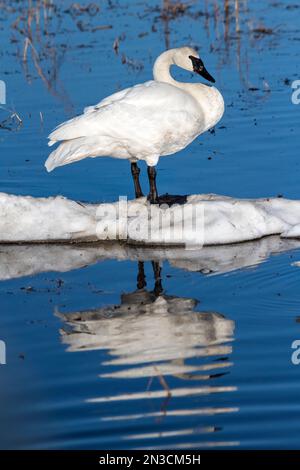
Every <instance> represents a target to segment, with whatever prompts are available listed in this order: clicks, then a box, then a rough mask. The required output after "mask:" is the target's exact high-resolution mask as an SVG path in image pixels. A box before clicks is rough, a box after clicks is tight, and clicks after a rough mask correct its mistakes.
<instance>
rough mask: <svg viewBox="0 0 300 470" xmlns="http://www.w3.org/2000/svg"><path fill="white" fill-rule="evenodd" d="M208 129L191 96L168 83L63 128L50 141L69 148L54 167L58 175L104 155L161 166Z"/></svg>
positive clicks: (133, 91)
mask: <svg viewBox="0 0 300 470" xmlns="http://www.w3.org/2000/svg"><path fill="white" fill-rule="evenodd" d="M204 125H205V120H204V118H203V114H202V113H201V108H200V107H199V105H198V104H197V102H196V101H195V100H194V98H193V97H192V96H191V95H190V94H188V93H186V92H184V91H182V90H181V89H179V88H177V87H175V86H172V85H169V84H167V83H162V82H156V81H150V82H146V83H144V84H143V85H137V86H135V87H132V88H130V89H129V90H128V91H127V92H126V93H125V94H123V96H122V97H121V98H120V99H115V100H113V101H112V102H111V103H110V104H107V105H103V106H100V107H99V108H97V109H95V110H94V111H91V112H88V113H85V114H83V115H81V116H78V117H76V118H74V119H71V120H70V121H68V122H66V123H64V124H62V125H61V126H59V127H58V128H57V129H56V130H55V131H54V132H53V133H52V134H51V135H50V139H51V141H64V143H63V144H61V146H60V147H59V148H58V149H57V150H56V151H55V152H53V154H51V156H50V157H49V159H48V160H49V162H48V165H49V167H50V166H51V169H52V168H54V167H55V166H59V165H63V164H66V163H71V162H72V161H75V160H80V159H82V158H85V157H88V156H90V157H95V156H101V155H103V156H104V155H105V156H115V157H117V158H129V159H133V158H136V159H143V160H146V161H147V163H148V164H152V165H155V164H156V163H157V160H158V157H159V156H160V155H168V154H171V153H174V152H177V151H178V150H180V149H181V148H184V147H185V146H186V145H187V144H188V143H189V142H191V141H192V140H193V139H194V138H195V137H196V136H197V135H199V134H200V133H201V128H202V127H203V128H204Z"/></svg>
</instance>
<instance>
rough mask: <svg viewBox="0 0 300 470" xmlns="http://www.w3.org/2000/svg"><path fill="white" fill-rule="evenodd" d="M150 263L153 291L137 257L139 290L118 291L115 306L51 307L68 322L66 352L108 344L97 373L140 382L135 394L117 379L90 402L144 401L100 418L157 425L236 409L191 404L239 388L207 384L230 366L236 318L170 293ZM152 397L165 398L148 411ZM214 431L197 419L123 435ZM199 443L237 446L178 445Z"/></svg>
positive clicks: (64, 331) (150, 436)
mask: <svg viewBox="0 0 300 470" xmlns="http://www.w3.org/2000/svg"><path fill="white" fill-rule="evenodd" d="M152 267H153V272H154V279H155V281H154V288H153V290H147V288H146V277H145V272H144V262H141V261H139V262H138V276H137V288H136V290H134V291H133V292H131V293H124V294H122V295H121V301H120V304H118V305H109V306H105V307H101V308H99V309H94V310H87V311H79V312H72V313H61V312H58V311H57V312H56V315H57V316H59V317H60V319H62V320H63V321H64V322H65V323H66V327H65V328H63V329H62V330H61V338H62V342H63V343H64V344H65V345H67V351H69V352H80V351H90V350H107V351H108V352H107V357H106V359H105V360H104V361H102V364H101V366H102V367H101V373H100V377H101V378H102V379H119V380H122V379H126V380H128V379H139V382H135V383H138V385H140V384H141V383H142V390H141V389H140V390H139V391H136V392H132V386H130V387H129V388H130V391H127V386H126V382H124V383H123V385H121V389H122V392H123V393H121V394H118V393H116V394H111V395H108V396H107V395H101V396H97V397H94V398H89V399H88V400H87V401H88V402H89V403H106V404H107V403H109V404H110V410H112V407H113V406H114V405H113V403H114V402H119V403H120V402H125V403H127V405H128V407H126V411H127V410H128V408H129V404H130V403H132V404H133V406H135V411H136V410H137V408H136V402H138V401H139V400H144V404H145V406H144V407H143V411H142V412H140V413H136V412H133V413H130V414H129V413H126V414H121V415H118V416H116V414H115V413H114V412H113V413H112V415H111V416H103V417H102V418H101V419H102V421H122V420H123V421H124V420H138V419H149V418H154V420H155V422H156V423H161V422H164V421H165V419H167V418H168V419H169V418H171V417H175V419H176V421H178V419H179V420H180V419H182V420H183V421H184V422H186V420H187V417H190V418H189V419H193V418H192V417H196V416H211V415H216V414H224V413H231V412H235V411H238V408H234V407H227V406H220V407H217V406H209V405H208V406H207V401H206V406H201V405H200V407H199V406H197V405H196V407H195V404H196V403H198V404H199V401H200V398H199V396H210V395H211V394H218V393H221V394H223V393H227V392H232V391H235V390H236V387H235V386H231V385H230V386H227V385H226V386H223V385H221V384H217V385H211V384H210V381H211V379H216V380H217V381H218V380H220V378H221V377H222V376H223V375H225V374H228V373H229V372H230V368H231V366H232V362H230V360H229V356H230V355H231V353H232V345H231V342H232V340H233V334H234V322H233V321H232V320H229V319H227V318H225V317H224V316H223V315H221V314H219V313H216V312H201V311H197V304H198V302H197V300H195V299H192V298H184V297H178V296H172V295H167V294H166V293H165V292H164V290H163V287H162V279H161V267H160V265H159V263H158V262H152ZM174 378H175V379H177V381H176V380H174ZM143 380H144V382H143ZM171 381H172V382H173V383H174V382H175V383H176V384H178V383H179V386H178V385H176V386H175V387H174V386H172V385H171V384H170V382H171ZM189 397H194V398H192V399H190V398H189ZM195 397H197V398H195ZM157 399H160V400H162V401H163V403H161V404H160V408H159V409H158V410H157V411H153V409H152V408H150V410H149V408H148V406H147V405H146V404H147V403H149V400H152V401H151V405H152V404H153V403H154V404H155V403H157V402H155V400H157ZM177 399H178V400H177ZM195 399H196V401H194V400H195ZM191 400H193V402H191ZM177 401H178V403H180V406H179V405H178V403H177ZM222 402H223V400H222ZM209 403H211V402H209ZM182 404H184V406H182ZM145 409H146V411H145ZM176 426H177V425H176ZM218 430H220V428H219V427H217V426H204V427H199V425H198V424H197V426H196V427H188V428H186V427H184V428H180V429H178V430H173V429H172V430H171V431H169V430H164V429H161V427H159V431H157V432H156V431H155V432H149V433H143V434H129V435H126V436H123V439H144V440H145V439H147V440H150V439H156V438H162V437H172V436H181V435H182V436H183V435H185V436H186V435H194V436H195V435H197V434H203V433H204V434H207V433H214V432H216V431H218ZM143 442H145V441H143ZM198 444H199V445H201V446H202V447H203V446H204V447H205V446H211V445H212V446H229V445H238V443H236V442H216V441H214V442H206V443H205V442H201V443H195V442H194V443H188V444H187V443H185V444H183V443H182V444H181V445H180V447H182V448H183V447H189V446H191V445H198ZM155 447H157V446H155Z"/></svg>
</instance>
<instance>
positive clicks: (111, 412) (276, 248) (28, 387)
mask: <svg viewBox="0 0 300 470" xmlns="http://www.w3.org/2000/svg"><path fill="white" fill-rule="evenodd" d="M33 3H34V5H35V6H36V2H33ZM71 3H72V2H68V1H64V2H56V1H54V2H53V4H54V5H56V7H57V9H56V10H55V11H54V10H52V9H51V8H50V7H49V11H48V10H47V11H46V12H44V11H43V10H41V11H40V13H41V18H43V15H44V14H47V15H48V23H47V25H44V24H43V26H42V27H41V32H40V33H39V31H38V30H36V22H35V21H36V20H33V22H32V24H33V32H32V34H33V36H32V37H33V44H34V49H35V51H36V53H37V56H38V62H35V61H34V59H33V58H34V57H35V56H34V53H33V52H32V50H31V48H30V47H29V49H28V51H27V62H25V63H24V62H23V61H22V57H23V54H24V34H22V32H20V31H19V30H17V29H15V28H13V27H12V24H13V22H14V21H15V20H16V18H17V17H19V16H21V20H20V22H19V23H18V27H19V29H20V30H22V29H23V30H24V28H26V25H24V23H23V20H22V17H24V18H27V17H28V11H27V5H28V4H27V2H25V1H24V2H9V5H10V6H9V7H8V6H7V5H5V4H0V34H1V43H0V56H1V64H0V79H1V80H5V82H6V84H7V106H8V107H9V108H11V109H15V111H16V112H17V113H18V114H19V116H20V117H21V118H22V120H23V125H22V126H21V127H20V128H19V129H15V128H16V124H15V125H13V127H14V130H12V131H8V130H4V129H0V148H1V158H0V180H1V190H2V191H5V192H8V193H14V194H24V195H25V194H31V195H34V196H48V195H54V194H63V195H64V196H67V197H70V198H72V199H77V200H80V199H81V200H85V201H99V200H102V201H111V200H115V199H116V197H117V196H118V195H124V194H128V196H129V197H132V196H133V188H132V183H131V179H130V174H129V167H128V162H122V161H117V160H113V159H109V158H107V159H106V158H105V159H102V158H101V159H95V160H84V161H82V162H80V163H76V164H74V165H70V166H65V167H62V168H59V169H58V170H56V171H55V172H53V173H51V174H50V175H49V174H47V173H46V171H45V169H44V166H43V164H44V161H45V159H46V157H47V155H48V152H49V150H48V148H47V146H46V136H47V135H48V133H49V131H50V130H51V129H52V128H53V127H54V126H55V125H57V124H58V123H59V122H61V121H63V120H65V119H66V118H68V117H70V116H72V115H74V114H76V113H79V112H81V110H82V108H83V107H84V106H86V105H88V104H92V103H96V102H98V101H100V99H101V98H102V97H104V96H106V95H108V94H110V93H112V92H114V91H116V90H118V89H120V88H125V87H127V86H130V85H131V84H134V83H138V82H142V81H145V80H147V79H149V78H151V66H152V64H153V60H154V58H155V57H156V56H157V55H158V54H159V53H160V52H161V51H162V50H163V49H164V48H165V47H168V46H170V47H173V46H179V45H182V44H186V43H189V44H192V45H198V46H199V48H200V55H201V57H202V58H203V60H204V62H205V64H206V66H207V69H208V70H209V71H210V73H211V74H212V75H213V76H215V78H216V85H217V86H218V87H219V88H220V90H221V91H222V93H223V95H224V99H225V102H226V105H227V107H226V113H225V115H224V117H223V119H222V121H221V122H220V123H219V124H218V125H217V127H216V129H215V133H207V134H205V135H203V136H202V137H201V138H199V139H197V140H196V141H195V142H193V143H192V144H191V145H190V146H189V147H188V148H187V149H185V150H183V151H182V152H180V153H179V154H178V155H177V156H174V157H173V158H165V159H161V160H160V162H159V167H158V185H159V191H160V192H161V193H164V192H166V191H168V192H169V193H177V194H178V193H181V194H192V193H201V192H216V193H218V194H226V195H232V196H236V197H262V196H276V195H279V194H282V195H284V196H285V197H289V198H295V199H296V198H298V199H299V161H298V155H299V137H298V123H299V109H300V108H299V106H297V105H293V104H292V102H291V95H292V89H291V86H290V82H291V81H293V80H295V79H297V78H298V77H299V76H300V71H299V60H298V58H299V47H298V46H299V40H300V31H299V19H300V8H298V5H297V4H296V3H293V2H292V3H291V4H289V2H278V3H275V2H273V1H267V0H265V1H252V2H248V6H247V8H246V7H245V2H237V3H238V4H239V6H240V11H239V16H237V12H236V11H235V10H234V5H235V2H234V1H228V2H226V1H224V2H223V1H221V0H219V1H215V2H213V1H207V2H196V1H195V2H193V3H192V6H191V7H190V8H188V9H186V10H185V11H184V13H183V14H179V15H178V16H176V17H173V16H172V14H169V21H166V18H165V15H162V11H161V7H162V4H163V2H159V0H157V1H153V2H152V1H148V2H142V1H131V2H127V1H119V2H115V1H113V0H112V1H111V2H101V4H100V2H99V5H100V10H99V11H98V12H96V14H95V15H91V14H89V12H87V11H86V10H85V9H84V6H85V5H87V4H88V3H90V2H82V3H81V5H82V6H83V8H82V10H81V11H76V12H75V11H73V12H72V14H70V12H69V8H70V5H71ZM166 3H168V2H165V5H166ZM182 3H183V4H185V3H189V2H182ZM226 5H228V6H229V10H228V12H227V13H226ZM90 13H93V12H90ZM41 21H42V20H41ZM78 22H80V23H78ZM110 25H111V26H112V27H111V28H109V29H98V30H94V32H93V29H94V28H96V27H99V26H110ZM45 28H47V34H46V32H45ZM81 29H82V30H81ZM237 29H240V31H237ZM167 31H169V34H167V33H166V32H167ZM117 37H119V38H120V40H119V52H118V54H116V53H115V52H114V50H113V43H114V41H115V39H116V38H117ZM122 56H126V57H127V63H125V64H124V63H122ZM123 62H124V60H123ZM128 62H129V63H128ZM26 67H27V71H26ZM175 73H176V75H177V76H178V77H180V78H181V79H185V80H197V78H195V77H191V76H190V75H189V74H184V73H180V72H175ZM49 77H50V78H49ZM256 88H257V89H256ZM0 113H1V114H0V117H1V119H0V120H2V118H3V119H4V118H5V117H7V113H8V112H7V110H6V111H5V110H0ZM40 113H41V114H40ZM209 157H211V158H210V159H209ZM183 159H184V160H183ZM183 162H184V164H183ZM143 170H144V168H143ZM142 183H143V186H144V187H145V188H146V185H147V181H146V177H145V171H144V172H143V176H142ZM151 260H153V261H156V262H160V264H161V267H162V288H163V292H161V293H160V295H158V296H155V294H154V293H153V289H154V287H155V281H154V274H153V270H152V266H151ZM298 260H300V242H297V241H290V242H283V241H282V242H280V240H278V239H277V238H276V237H274V238H273V237H272V238H271V239H269V240H262V241H258V242H253V243H250V244H242V245H241V246H232V247H227V248H226V249H222V248H210V249H205V250H202V251H201V250H200V252H199V253H197V252H196V253H188V254H186V253H182V252H180V251H179V252H178V251H176V250H170V251H165V252H163V251H160V250H157V249H153V250H150V251H149V250H142V249H135V248H134V247H132V248H126V247H120V246H116V245H112V246H111V245H108V246H101V245H99V246H80V247H76V246H72V247H67V246H60V247H53V246H52V247H47V246H27V247H22V246H2V247H0V278H1V283H0V296H1V318H0V339H2V340H4V341H5V343H6V347H7V364H6V365H1V366H0V374H1V384H2V385H1V388H0V398H1V401H0V403H1V405H0V407H1V419H0V433H1V440H0V446H1V448H20V449H76V448H79V449H114V448H122V449H132V448H141V447H142V448H199V449H202V448H207V447H209V448H213V449H214V448H233V449H244V448H252V449H253V448H255V449H262V448H273V449H274V448H277V449H284V448H295V449H296V448H299V447H300V444H299V442H300V424H299V423H300V402H299V392H300V375H299V374H300V366H297V365H294V364H293V363H292V360H291V356H292V352H293V350H292V349H291V345H292V342H293V341H294V340H297V339H299V340H300V327H299V320H298V318H299V315H300V314H299V306H300V293H299V288H298V284H299V282H300V270H299V267H297V266H295V265H294V264H293V263H294V262H296V261H298ZM143 261H144V268H145V276H146V280H147V285H146V286H145V287H144V289H143V291H142V292H141V291H138V292H137V287H136V284H137V280H136V278H137V274H138V268H139V267H140V273H141V269H142V264H141V263H142V262H143ZM126 294H128V295H126Z"/></svg>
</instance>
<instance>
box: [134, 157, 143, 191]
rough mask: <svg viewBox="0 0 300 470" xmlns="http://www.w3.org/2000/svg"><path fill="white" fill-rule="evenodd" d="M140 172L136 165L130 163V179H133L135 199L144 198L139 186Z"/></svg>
mask: <svg viewBox="0 0 300 470" xmlns="http://www.w3.org/2000/svg"><path fill="white" fill-rule="evenodd" d="M140 171H141V170H140V169H139V167H138V166H137V163H136V162H132V163H131V174H132V177H133V183H134V190H135V197H136V198H138V197H143V196H144V195H143V191H142V188H141V185H140V178H139V176H140Z"/></svg>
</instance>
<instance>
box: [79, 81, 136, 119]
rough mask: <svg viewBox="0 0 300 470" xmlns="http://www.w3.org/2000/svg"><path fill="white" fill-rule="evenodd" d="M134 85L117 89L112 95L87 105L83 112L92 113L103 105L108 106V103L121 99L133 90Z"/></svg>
mask: <svg viewBox="0 0 300 470" xmlns="http://www.w3.org/2000/svg"><path fill="white" fill-rule="evenodd" d="M131 88H132V87H130V88H125V90H121V91H117V92H116V93H113V94H112V95H110V96H107V97H106V98H104V99H103V100H101V101H99V103H97V104H95V105H92V106H87V107H86V108H84V110H83V112H84V113H91V112H93V111H96V110H97V109H99V108H102V107H103V106H107V105H108V104H111V103H113V102H114V101H118V100H121V99H122V98H124V96H126V95H127V93H128V92H129V91H130V90H131Z"/></svg>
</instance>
